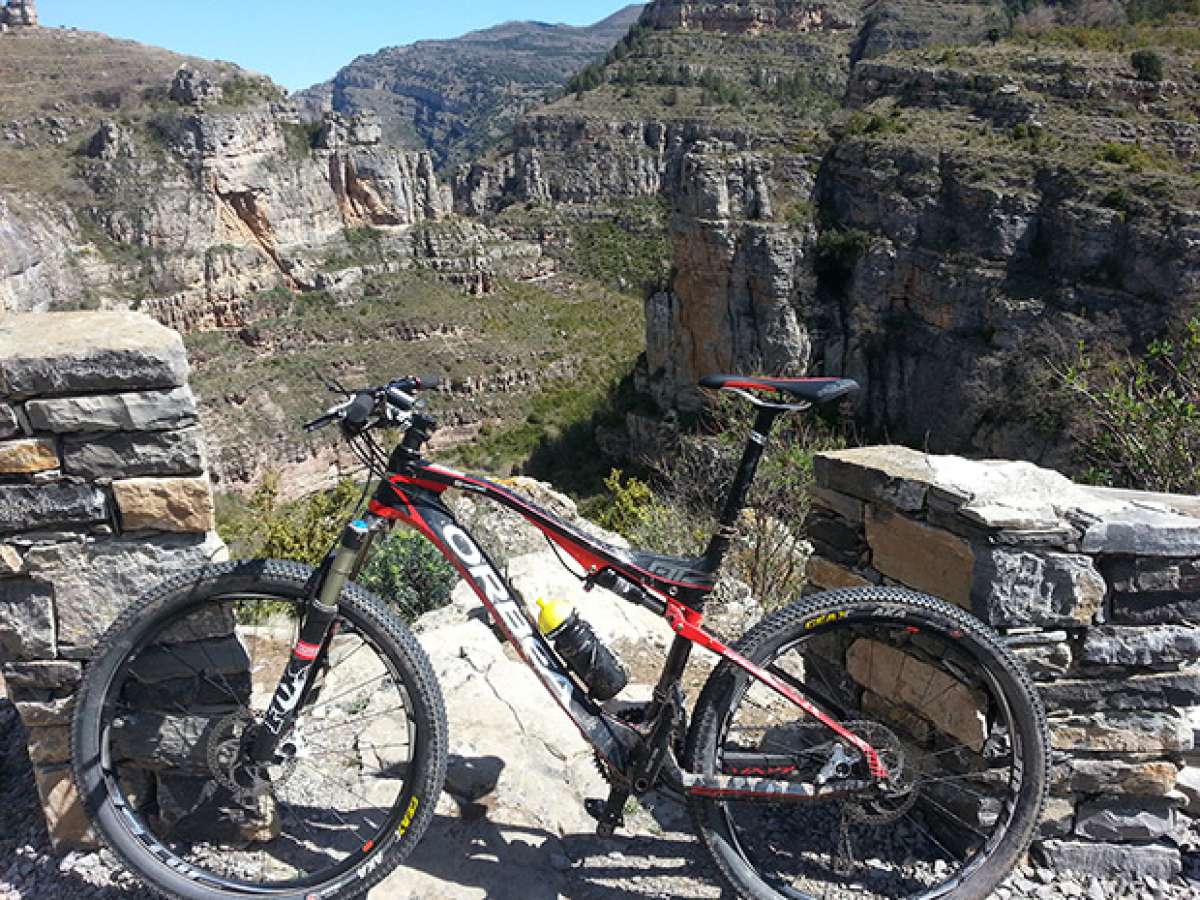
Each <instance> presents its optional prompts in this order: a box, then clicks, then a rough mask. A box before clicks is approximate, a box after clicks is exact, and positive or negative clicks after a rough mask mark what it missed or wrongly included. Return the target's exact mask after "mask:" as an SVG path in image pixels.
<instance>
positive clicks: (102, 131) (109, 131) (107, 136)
mask: <svg viewBox="0 0 1200 900" xmlns="http://www.w3.org/2000/svg"><path fill="white" fill-rule="evenodd" d="M121 144H122V134H121V128H120V126H119V125H117V123H116V122H101V123H100V127H99V128H98V129H96V133H95V134H93V135H92V137H91V139H90V140H89V141H88V143H87V146H86V147H85V148H84V151H83V152H84V154H85V155H86V156H90V157H91V158H92V159H101V160H105V161H107V162H111V161H112V160H114V159H116V158H117V156H118V154H120V152H121Z"/></svg>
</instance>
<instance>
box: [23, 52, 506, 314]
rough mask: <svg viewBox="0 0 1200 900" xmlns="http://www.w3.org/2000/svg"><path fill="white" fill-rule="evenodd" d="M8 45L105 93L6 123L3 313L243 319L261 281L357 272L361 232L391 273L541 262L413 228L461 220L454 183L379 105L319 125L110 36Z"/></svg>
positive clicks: (222, 71)
mask: <svg viewBox="0 0 1200 900" xmlns="http://www.w3.org/2000/svg"><path fill="white" fill-rule="evenodd" d="M5 41H6V47H8V48H10V49H11V50H12V51H13V54H14V64H16V65H20V66H22V67H26V68H29V69H30V77H36V76H37V75H38V73H39V72H40V71H41V68H40V67H44V66H45V65H47V64H48V63H47V62H46V58H47V57H46V55H47V54H51V55H55V54H57V55H62V56H63V57H64V58H69V59H71V60H73V61H74V62H73V65H75V66H76V67H77V68H78V73H79V77H80V79H83V78H85V77H87V76H88V74H89V73H92V74H94V75H95V76H96V82H97V85H98V86H97V87H96V89H95V90H93V91H92V92H91V93H85V94H81V95H80V97H79V98H73V99H72V100H71V104H72V105H70V106H68V105H66V104H63V103H60V104H59V106H61V107H62V108H63V109H64V110H69V112H67V111H64V112H62V113H61V114H56V115H54V116H38V117H20V116H19V115H18V117H16V118H13V119H12V120H11V121H7V122H4V123H3V125H2V126H0V137H2V140H0V165H2V166H3V167H4V169H5V170H6V171H7V172H8V173H9V174H10V178H9V179H6V180H5V182H4V183H2V184H0V187H3V189H4V198H5V199H4V200H3V201H0V309H9V310H23V309H37V310H45V309H51V308H64V307H78V306H85V307H98V306H115V307H128V306H134V307H138V308H143V309H146V310H147V311H149V312H150V313H151V314H152V315H154V316H155V317H156V318H158V319H159V320H160V321H163V322H165V323H168V324H169V325H171V326H173V327H178V328H180V329H183V330H187V331H191V330H196V329H209V328H228V327H240V326H242V325H244V324H245V323H246V321H247V318H248V317H249V316H250V315H251V310H252V308H253V305H254V298H255V296H256V295H257V294H260V293H262V292H265V291H270V290H272V289H274V288H277V287H283V288H287V289H292V290H303V291H315V290H326V289H329V290H333V291H335V292H336V290H337V289H338V286H344V285H349V284H356V283H359V282H361V281H362V280H363V278H364V276H365V273H364V272H363V271H362V266H361V265H358V264H356V262H355V260H354V253H353V246H352V243H353V239H354V237H355V232H362V231H363V229H371V231H372V233H375V232H378V235H377V237H378V240H379V241H381V242H383V243H388V244H391V245H394V246H393V250H394V259H393V261H392V264H393V265H394V266H395V267H397V268H417V267H423V268H427V269H431V270H434V271H442V270H448V271H450V272H451V274H452V275H453V278H452V280H455V281H456V282H458V283H465V284H469V286H470V287H471V288H472V289H474V290H485V289H486V287H487V285H489V284H490V283H491V282H492V281H494V279H495V278H496V277H497V276H498V275H501V274H508V273H510V272H512V271H514V270H515V269H517V268H520V267H521V265H522V264H523V261H524V260H525V259H526V258H527V256H528V252H527V251H528V248H527V247H525V246H522V245H518V246H514V247H513V251H514V252H513V256H514V257H515V258H516V259H517V260H521V261H522V262H520V263H518V262H514V263H512V264H497V265H495V266H492V267H490V268H489V264H490V263H495V262H496V258H497V256H499V255H500V254H496V253H494V252H489V253H480V252H474V250H475V248H476V246H477V245H478V244H480V243H481V242H482V243H487V244H490V245H495V244H496V243H498V242H500V241H502V236H501V235H487V236H486V237H484V236H479V238H478V239H477V240H476V241H474V242H471V241H468V242H467V243H466V244H465V245H464V247H463V258H462V259H460V260H457V261H454V260H450V259H448V258H447V257H446V255H445V252H446V250H447V249H448V248H447V246H446V245H441V246H438V247H432V246H431V245H430V243H429V242H427V241H424V240H421V239H419V237H418V236H416V235H414V233H413V229H414V227H415V226H417V225H422V224H425V223H436V222H439V221H441V220H443V219H446V218H447V217H449V216H450V215H451V213H452V201H451V195H450V190H449V188H448V187H447V186H446V185H445V184H444V183H443V182H441V181H440V180H439V179H438V177H437V175H436V173H435V171H434V163H433V159H432V157H431V155H430V154H429V153H428V152H422V151H409V150H401V149H397V148H395V147H390V146H385V145H384V144H383V143H382V132H383V129H382V126H381V123H380V120H379V118H378V116H375V115H373V114H370V113H357V114H354V115H348V116H343V115H341V114H339V113H330V114H328V115H327V116H325V117H324V119H323V120H322V122H321V123H320V124H319V125H310V124H306V123H304V122H303V121H302V117H301V114H300V112H299V109H298V107H297V106H296V105H295V104H292V103H287V102H283V101H282V100H281V92H280V91H279V89H278V88H276V87H275V86H274V85H272V84H271V83H270V82H268V81H266V80H265V79H262V78H260V77H258V76H251V75H250V74H248V73H244V72H241V71H240V70H237V69H235V68H234V67H231V66H228V65H225V64H217V63H213V64H211V65H201V66H193V65H191V64H184V65H183V66H180V67H179V68H178V69H177V70H175V71H174V74H173V75H172V76H170V77H169V78H163V77H162V76H157V78H161V80H155V79H156V73H158V72H160V71H161V70H162V69H164V68H166V67H167V66H169V65H170V64H171V63H172V62H174V61H177V60H180V59H182V58H180V57H174V56H172V55H171V54H168V53H166V52H165V51H157V50H154V49H153V48H145V47H137V46H124V47H121V48H120V49H117V48H115V47H114V46H113V44H114V42H112V41H110V40H109V39H107V38H105V37H103V36H102V35H92V34H84V33H79V34H76V33H66V32H58V31H54V30H49V29H37V30H34V31H28V32H22V33H20V34H12V35H6V36H5ZM113 59H116V60H118V62H119V65H117V66H116V68H115V69H113V70H112V71H109V70H107V69H106V70H102V71H101V70H98V67H101V66H105V65H113V64H112V62H111V60H113ZM93 70H97V71H93ZM8 89H9V87H8V85H7V83H4V82H0V95H3V94H4V92H5V91H6V90H8ZM14 89H15V88H14ZM22 104H23V105H16V106H14V107H13V108H14V109H15V110H16V111H17V112H16V113H15V115H16V114H19V113H20V112H21V110H22V109H24V108H25V106H26V105H28V104H24V101H22ZM7 108H8V106H7V104H6V109H7ZM37 108H38V107H37V106H36V105H34V106H29V109H30V110H31V111H32V110H36V109H37ZM114 109H119V110H122V111H123V114H122V115H116V114H113V113H112V110H114ZM76 113H78V114H76ZM9 181H11V185H10V184H9V183H8V182H9ZM434 251H439V252H441V254H442V255H440V256H434V257H430V256H429V254H430V253H431V252H434ZM472 270H478V273H479V274H478V277H472V278H465V277H463V276H462V275H461V272H463V271H472Z"/></svg>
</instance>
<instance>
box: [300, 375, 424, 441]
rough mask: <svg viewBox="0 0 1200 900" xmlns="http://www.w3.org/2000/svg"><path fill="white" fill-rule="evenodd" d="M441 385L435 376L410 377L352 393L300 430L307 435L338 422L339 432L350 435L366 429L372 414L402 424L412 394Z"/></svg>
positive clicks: (413, 399)
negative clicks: (341, 430)
mask: <svg viewBox="0 0 1200 900" xmlns="http://www.w3.org/2000/svg"><path fill="white" fill-rule="evenodd" d="M441 386H442V379H441V378H439V377H438V376H436V375H431V376H421V377H417V376H415V375H410V376H409V377H407V378H397V379H396V380H395V381H392V382H389V383H388V384H386V385H384V386H383V387H378V388H367V389H366V390H361V391H354V392H353V394H352V395H348V399H347V400H346V401H345V402H343V403H339V404H338V405H337V406H334V407H331V408H330V409H329V410H328V411H327V412H326V413H325V415H323V416H320V417H318V418H316V419H313V420H312V421H311V422H308V423H307V424H305V426H304V430H305V431H306V432H308V433H309V434H311V433H312V432H314V431H320V430H321V429H322V428H327V427H328V426H330V425H332V424H334V423H335V422H339V421H340V422H341V423H342V429H343V431H345V432H346V433H347V434H348V435H354V434H358V433H359V432H361V431H363V430H364V429H366V428H367V427H368V425H369V424H370V421H371V417H372V416H376V415H377V416H378V417H379V418H380V419H386V420H387V421H388V422H391V423H392V424H404V421H405V414H406V413H409V412H411V411H412V410H413V408H414V407H416V405H417V399H416V397H414V396H413V394H415V393H416V392H417V391H434V390H438V389H439V388H440V387H441Z"/></svg>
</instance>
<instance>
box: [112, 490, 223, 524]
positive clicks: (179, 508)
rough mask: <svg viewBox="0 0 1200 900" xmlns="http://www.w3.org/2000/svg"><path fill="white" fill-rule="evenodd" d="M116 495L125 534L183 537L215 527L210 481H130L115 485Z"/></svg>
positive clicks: (114, 494)
mask: <svg viewBox="0 0 1200 900" xmlns="http://www.w3.org/2000/svg"><path fill="white" fill-rule="evenodd" d="M113 496H114V497H115V498H116V501H117V509H118V510H119V511H120V514H121V524H122V526H123V527H124V529H125V530H126V531H139V530H142V529H152V530H154V531H174V532H180V533H184V534H195V533H204V532H208V531H211V530H212V529H213V528H215V527H216V517H215V509H214V506H213V498H212V488H211V486H210V485H209V483H208V479H207V478H131V479H126V480H123V481H115V482H113Z"/></svg>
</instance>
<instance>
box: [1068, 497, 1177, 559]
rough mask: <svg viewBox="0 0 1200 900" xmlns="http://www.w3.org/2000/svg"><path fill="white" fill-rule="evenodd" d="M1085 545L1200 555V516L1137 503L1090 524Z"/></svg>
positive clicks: (1096, 549)
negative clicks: (1148, 507)
mask: <svg viewBox="0 0 1200 900" xmlns="http://www.w3.org/2000/svg"><path fill="white" fill-rule="evenodd" d="M1082 549H1083V552H1084V553H1107V554H1113V555H1117V554H1120V555H1126V556H1172V557H1178V556H1200V519H1194V518H1192V517H1190V516H1182V515H1179V514H1177V513H1172V512H1167V511H1164V510H1159V509H1147V508H1138V507H1134V508H1131V509H1128V510H1126V511H1125V512H1123V513H1121V514H1119V515H1114V516H1107V517H1105V518H1104V519H1103V520H1102V521H1100V522H1097V523H1096V524H1095V525H1093V526H1091V527H1090V528H1089V529H1088V530H1087V533H1086V534H1084V536H1083V544H1082Z"/></svg>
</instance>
